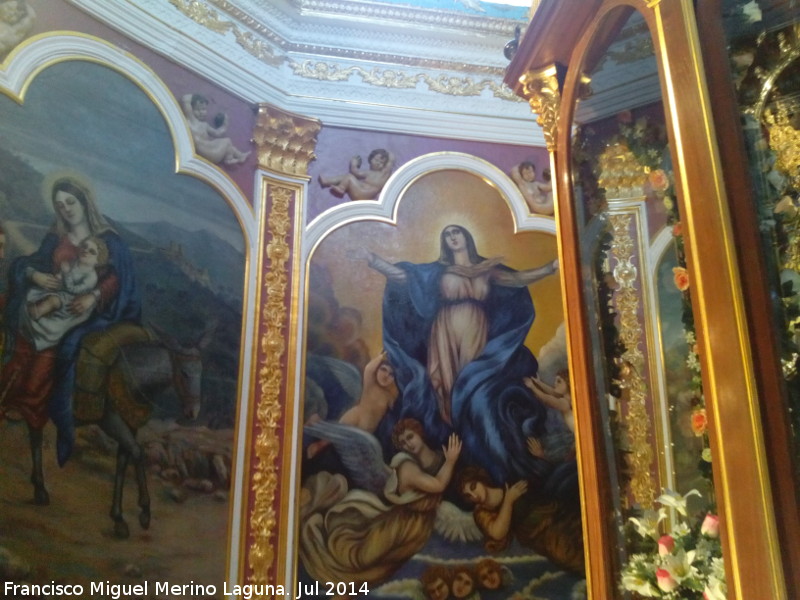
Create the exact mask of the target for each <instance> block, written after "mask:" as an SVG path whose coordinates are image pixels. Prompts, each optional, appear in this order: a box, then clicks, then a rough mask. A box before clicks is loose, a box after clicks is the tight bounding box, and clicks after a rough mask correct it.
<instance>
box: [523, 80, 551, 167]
mask: <svg viewBox="0 0 800 600" xmlns="http://www.w3.org/2000/svg"><path fill="white" fill-rule="evenodd" d="M519 81H520V83H521V84H522V91H523V95H524V96H525V98H526V99H527V100H528V103H529V104H530V106H531V111H532V112H533V113H534V114H536V115H538V116H537V118H536V122H537V123H538V124H539V125H540V126H541V128H542V131H543V132H544V141H545V144H546V145H547V149H548V150H549V151H550V152H555V150H556V138H557V137H558V113H559V111H560V110H561V92H560V91H559V88H558V79H557V77H556V68H555V66H550V67H546V68H544V69H539V70H537V71H528V72H527V73H525V74H524V75H523V76H522V77H520V79H519Z"/></svg>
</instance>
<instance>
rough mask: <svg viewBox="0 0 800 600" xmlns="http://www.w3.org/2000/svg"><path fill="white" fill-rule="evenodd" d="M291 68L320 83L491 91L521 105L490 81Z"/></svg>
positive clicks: (328, 66) (313, 65)
mask: <svg viewBox="0 0 800 600" xmlns="http://www.w3.org/2000/svg"><path fill="white" fill-rule="evenodd" d="M289 66H290V67H291V69H292V71H293V72H294V74H295V75H297V76H298V77H305V78H306V79H317V80H320V81H347V80H349V79H350V77H352V76H353V75H356V76H358V77H359V78H360V79H361V81H362V82H363V83H366V84H367V85H373V86H376V87H385V88H395V89H403V88H406V89H412V88H415V87H417V85H418V84H419V83H424V84H425V85H426V86H428V89H429V90H430V91H432V92H436V93H439V94H446V95H448V96H480V95H481V94H482V93H483V91H484V90H489V91H490V92H492V95H493V96H494V97H495V98H500V99H502V100H512V101H515V102H519V101H520V98H518V97H517V96H516V95H515V94H514V93H513V92H512V91H511V90H510V89H509V88H508V87H507V86H506V85H505V84H503V83H497V82H496V81H492V80H491V79H482V80H479V81H476V80H474V79H472V78H470V77H455V76H450V75H447V74H441V75H429V74H428V73H415V74H409V73H403V72H402V71H398V70H395V69H380V68H377V67H376V68H374V69H364V68H363V67H358V66H345V67H342V66H339V65H336V64H333V63H326V62H322V61H317V62H314V61H310V60H306V61H303V62H294V61H290V62H289Z"/></svg>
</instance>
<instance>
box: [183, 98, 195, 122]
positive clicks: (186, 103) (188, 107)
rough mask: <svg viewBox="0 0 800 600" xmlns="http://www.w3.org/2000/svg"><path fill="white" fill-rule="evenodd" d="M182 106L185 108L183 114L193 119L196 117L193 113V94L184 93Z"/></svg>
mask: <svg viewBox="0 0 800 600" xmlns="http://www.w3.org/2000/svg"><path fill="white" fill-rule="evenodd" d="M181 108H182V109H183V114H184V115H186V118H187V119H189V120H191V119H193V118H194V115H193V114H192V95H191V94H184V95H183V96H181Z"/></svg>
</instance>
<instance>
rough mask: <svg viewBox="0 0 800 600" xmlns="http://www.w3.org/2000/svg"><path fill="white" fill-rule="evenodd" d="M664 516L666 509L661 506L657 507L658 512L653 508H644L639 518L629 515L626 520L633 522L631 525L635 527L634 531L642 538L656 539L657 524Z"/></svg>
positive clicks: (657, 536)
mask: <svg viewBox="0 0 800 600" xmlns="http://www.w3.org/2000/svg"><path fill="white" fill-rule="evenodd" d="M666 518H667V511H666V510H664V509H663V508H659V509H658V512H656V511H654V510H646V511H644V514H643V515H642V518H641V519H637V518H636V517H630V518H629V519H628V521H630V522H631V523H633V526H634V527H635V528H636V533H638V534H639V535H640V536H642V537H643V538H647V537H650V538H653V539H654V540H657V539H658V538H659V537H660V535H659V533H658V524H659V523H661V521H663V520H664V519H666Z"/></svg>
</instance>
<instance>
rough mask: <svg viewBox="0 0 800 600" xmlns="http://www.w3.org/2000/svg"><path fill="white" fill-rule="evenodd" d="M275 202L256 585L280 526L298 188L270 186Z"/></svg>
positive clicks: (270, 225)
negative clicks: (279, 491) (283, 397)
mask: <svg viewBox="0 0 800 600" xmlns="http://www.w3.org/2000/svg"><path fill="white" fill-rule="evenodd" d="M268 189H269V192H268V193H269V198H270V200H271V203H270V210H269V217H268V220H267V233H268V235H269V242H268V243H267V247H266V257H267V259H268V260H269V264H268V266H267V267H266V273H265V275H264V286H263V290H262V298H263V303H262V309H261V315H260V317H261V318H260V323H261V331H263V334H262V336H261V339H260V341H259V354H260V360H259V366H258V381H257V385H258V389H259V392H260V395H259V398H260V399H259V402H258V405H257V406H256V419H255V427H256V431H257V433H258V435H257V437H256V439H255V448H254V463H255V464H254V465H253V467H252V469H253V477H252V479H251V481H252V482H253V484H252V492H253V508H252V511H251V512H250V525H249V531H250V532H251V535H252V544H251V546H250V550H249V553H248V565H249V567H250V578H251V579H252V581H253V582H254V583H267V582H268V581H267V577H268V573H269V572H270V569H271V568H272V566H273V562H274V560H275V540H274V539H273V537H274V534H275V530H276V527H277V523H278V516H277V512H276V510H275V494H276V491H277V487H278V456H279V453H280V452H279V451H280V436H279V435H278V434H279V425H280V421H281V416H282V412H281V390H282V389H283V384H284V382H283V369H282V368H281V364H282V360H283V357H284V354H285V351H286V338H287V331H288V327H289V310H288V307H287V305H286V292H287V288H288V281H289V275H288V270H289V267H288V263H289V258H290V256H291V252H290V249H289V243H288V241H287V238H288V236H289V234H290V233H291V226H292V218H291V204H292V199H293V197H294V193H295V192H294V190H292V189H290V188H286V187H282V186H279V185H272V186H270V187H269V188H268Z"/></svg>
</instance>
